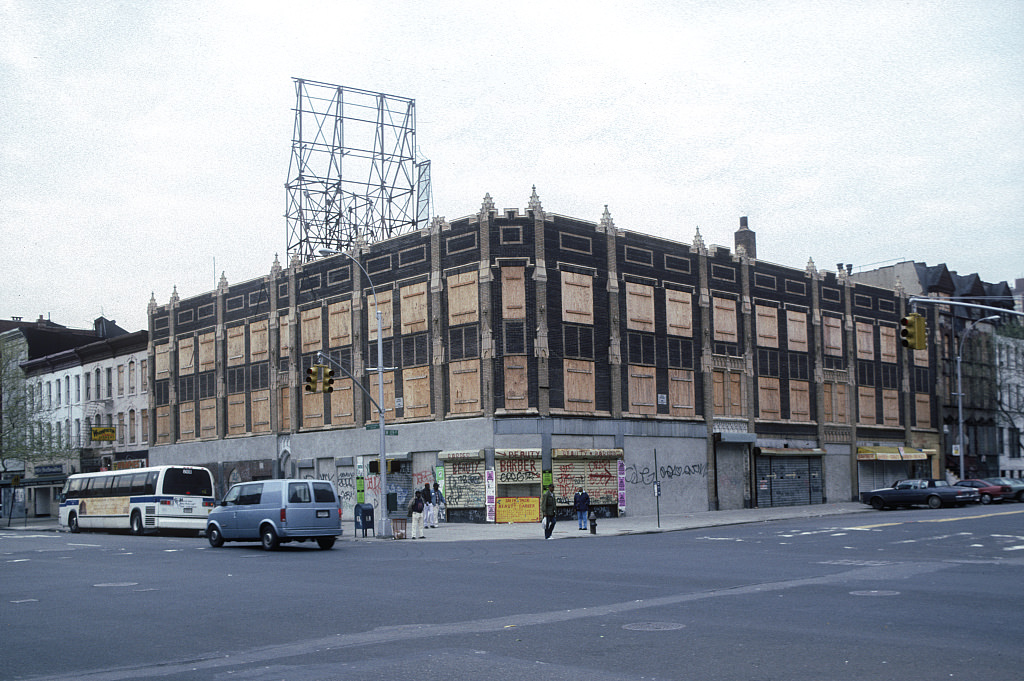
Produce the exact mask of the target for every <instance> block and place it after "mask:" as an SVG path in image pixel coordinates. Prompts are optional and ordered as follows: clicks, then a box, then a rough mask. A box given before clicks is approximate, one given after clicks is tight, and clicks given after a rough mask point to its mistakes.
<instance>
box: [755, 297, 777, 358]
mask: <svg viewBox="0 0 1024 681" xmlns="http://www.w3.org/2000/svg"><path fill="white" fill-rule="evenodd" d="M755 310H756V312H757V344H758V345H760V346H761V347H764V348H777V347H779V310H778V308H775V307H771V306H769V305H757V306H755Z"/></svg>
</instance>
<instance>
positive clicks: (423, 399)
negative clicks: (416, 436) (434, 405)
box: [402, 366, 432, 419]
mask: <svg viewBox="0 0 1024 681" xmlns="http://www.w3.org/2000/svg"><path fill="white" fill-rule="evenodd" d="M402 405H403V409H402V416H403V417H405V418H407V419H414V418H425V417H428V416H430V414H431V413H432V412H431V410H430V367H429V366H421V367H411V368H409V369H404V370H403V371H402Z"/></svg>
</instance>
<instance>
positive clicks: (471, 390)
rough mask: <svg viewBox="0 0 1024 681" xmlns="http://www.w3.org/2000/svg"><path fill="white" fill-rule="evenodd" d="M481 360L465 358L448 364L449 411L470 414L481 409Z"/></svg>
mask: <svg viewBox="0 0 1024 681" xmlns="http://www.w3.org/2000/svg"><path fill="white" fill-rule="evenodd" d="M480 409H481V405H480V360H479V359H464V360H462V361H460V362H450V363H449V364H448V411H449V412H450V413H452V414H468V413H472V412H476V411H480Z"/></svg>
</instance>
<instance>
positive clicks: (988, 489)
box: [954, 479, 1013, 504]
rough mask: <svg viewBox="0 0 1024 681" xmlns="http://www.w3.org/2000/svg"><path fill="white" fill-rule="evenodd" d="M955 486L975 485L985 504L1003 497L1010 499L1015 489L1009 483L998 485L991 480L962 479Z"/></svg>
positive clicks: (1000, 499)
mask: <svg viewBox="0 0 1024 681" xmlns="http://www.w3.org/2000/svg"><path fill="white" fill-rule="evenodd" d="M954 486H955V487H973V488H974V489H976V490H978V496H979V498H980V500H981V503H983V504H991V503H992V502H993V501H1002V500H1003V498H1004V497H1005V498H1007V499H1009V498H1010V496H1011V495H1012V494H1013V490H1011V489H1010V486H1009V485H998V484H996V483H994V482H992V481H991V480H977V479H971V480H961V481H959V482H958V483H956V485H954Z"/></svg>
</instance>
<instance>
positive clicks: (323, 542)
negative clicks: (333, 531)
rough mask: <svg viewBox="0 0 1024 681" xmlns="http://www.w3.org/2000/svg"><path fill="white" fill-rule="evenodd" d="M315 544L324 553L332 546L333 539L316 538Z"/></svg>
mask: <svg viewBox="0 0 1024 681" xmlns="http://www.w3.org/2000/svg"><path fill="white" fill-rule="evenodd" d="M316 543H317V544H319V546H320V548H322V549H323V550H324V551H326V550H327V549H329V548H331V547H332V546H334V537H317V538H316Z"/></svg>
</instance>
